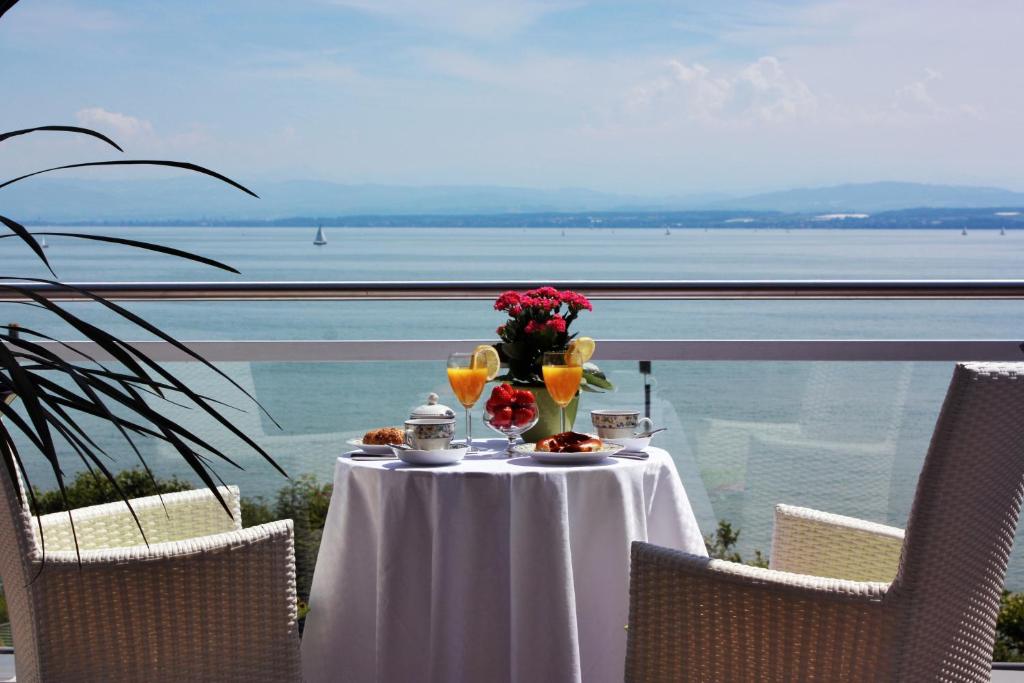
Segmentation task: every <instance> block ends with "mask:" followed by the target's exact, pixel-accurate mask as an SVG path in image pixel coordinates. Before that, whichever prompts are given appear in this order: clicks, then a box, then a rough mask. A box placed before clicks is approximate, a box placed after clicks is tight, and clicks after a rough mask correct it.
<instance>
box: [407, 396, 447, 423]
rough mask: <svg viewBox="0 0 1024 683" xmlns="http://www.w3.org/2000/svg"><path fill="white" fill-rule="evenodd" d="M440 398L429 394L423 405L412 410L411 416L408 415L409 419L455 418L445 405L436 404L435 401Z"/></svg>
mask: <svg viewBox="0 0 1024 683" xmlns="http://www.w3.org/2000/svg"><path fill="white" fill-rule="evenodd" d="M438 398H440V397H439V396H438V395H437V394H435V393H431V394H429V395H428V396H427V402H426V403H425V404H424V405H421V406H418V407H416V408H413V411H412V414H410V415H409V418H410V419H416V418H424V417H434V418H446V419H447V418H453V417H455V411H454V410H452V409H451V408H449V407H448V406H446V405H443V404H441V403H438V402H437V400H438Z"/></svg>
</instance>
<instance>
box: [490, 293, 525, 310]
mask: <svg viewBox="0 0 1024 683" xmlns="http://www.w3.org/2000/svg"><path fill="white" fill-rule="evenodd" d="M521 299H522V297H521V296H520V294H519V292H513V291H511V290H509V291H507V292H505V293H504V294H502V295H501V296H499V297H498V300H497V301H495V302H494V310H496V311H504V310H506V309H508V308H511V307H512V306H514V305H516V304H518V303H519V302H520V300H521Z"/></svg>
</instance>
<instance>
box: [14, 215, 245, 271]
mask: <svg viewBox="0 0 1024 683" xmlns="http://www.w3.org/2000/svg"><path fill="white" fill-rule="evenodd" d="M9 220H10V219H7V218H4V217H3V216H0V222H2V223H3V224H4V225H7V222H8V221H9ZM11 222H12V223H13V221H11ZM14 225H18V224H17V223H14ZM8 227H10V226H8ZM18 227H19V228H21V229H22V230H25V228H24V227H22V226H20V225H18ZM11 229H12V230H14V228H13V227H11ZM36 235H43V236H48V237H71V238H74V239H77V240H94V241H96V242H109V243H110V244H123V245H125V246H127V247H134V248H135V249H144V250H146V251H155V252H158V253H161V254H167V255H168V256H177V257H178V258H183V259H187V260H189V261H196V262H197V263H202V264H205V265H207V266H213V267H214V268H220V269H221V270H226V271H228V272H230V273H234V274H235V275H241V273H239V272H238V271H237V270H236V269H235V268H233V267H231V266H229V265H228V264H226V263H223V262H221V261H217V260H214V259H212V258H207V257H205V256H200V255H199V254H193V253H192V252H190V251H182V250H181V249H175V248H174V247H167V246H164V245H162V244H155V243H153V242H143V241H141V240H132V239H128V238H125V237H110V236H108V235H90V234H88V233H81V232H50V231H46V232H39V231H35V232H28V231H27V230H25V236H26V237H28V238H30V239H31V238H33V237H34V236H36ZM8 237H21V234H15V235H0V240H2V239H6V238H8ZM23 239H24V238H23ZM32 241H33V242H35V240H34V239H33V240H32ZM36 246H37V247H38V246H39V245H38V244H36ZM36 253H37V254H38V255H39V257H40V258H41V259H43V261H44V262H45V261H46V256H45V255H44V254H43V253H42V247H39V250H38V251H37V252H36ZM46 265H47V267H49V265H50V264H49V263H47V264H46ZM50 272H51V273H53V268H50ZM56 275H57V274H56V273H54V277H56Z"/></svg>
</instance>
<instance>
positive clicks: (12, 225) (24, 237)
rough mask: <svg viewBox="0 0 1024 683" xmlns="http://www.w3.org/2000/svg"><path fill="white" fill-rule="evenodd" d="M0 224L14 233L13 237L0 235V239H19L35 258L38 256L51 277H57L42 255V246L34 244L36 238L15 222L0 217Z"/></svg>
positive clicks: (44, 255) (37, 243) (43, 254)
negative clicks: (32, 252) (34, 254)
mask: <svg viewBox="0 0 1024 683" xmlns="http://www.w3.org/2000/svg"><path fill="white" fill-rule="evenodd" d="M0 223H3V224H4V225H5V226H7V228H8V229H10V231H11V232H13V233H14V234H13V235H0V239H2V238H4V237H17V238H19V239H20V240H21V241H22V242H24V243H25V244H27V245H28V246H29V248H30V249H31V250H32V251H34V252H35V253H36V256H38V257H39V258H40V260H42V262H43V263H44V264H46V267H47V268H48V269H49V271H50V272H51V273H53V276H54V277H57V273H54V272H53V266H51V265H50V262H49V261H48V260H47V259H46V254H45V253H43V247H42V245H41V244H39V242H36V238H35V237H33V236H32V233H30V232H29V231H28V230H27V229H26V228H25V226H24V225H22V224H21V223H18V222H16V221H13V220H11V219H10V218H7V217H6V216H0Z"/></svg>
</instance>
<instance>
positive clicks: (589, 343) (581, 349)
mask: <svg viewBox="0 0 1024 683" xmlns="http://www.w3.org/2000/svg"><path fill="white" fill-rule="evenodd" d="M596 348H597V342H596V341H594V340H593V339H591V338H590V337H577V338H576V339H573V340H572V341H571V342H569V353H576V354H579V357H580V365H583V364H584V363H586V362H587V361H588V360H590V359H591V358H593V356H594V350H595V349H596Z"/></svg>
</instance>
